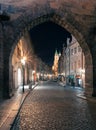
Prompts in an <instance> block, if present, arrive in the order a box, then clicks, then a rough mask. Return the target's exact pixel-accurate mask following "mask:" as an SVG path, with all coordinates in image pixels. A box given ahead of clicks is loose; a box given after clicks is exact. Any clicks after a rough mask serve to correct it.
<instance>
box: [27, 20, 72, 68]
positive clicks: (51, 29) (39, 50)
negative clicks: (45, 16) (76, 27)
mask: <svg viewBox="0 0 96 130" xmlns="http://www.w3.org/2000/svg"><path fill="white" fill-rule="evenodd" d="M29 33H30V36H31V39H32V44H33V47H34V51H35V53H36V55H37V56H39V57H40V58H41V59H42V60H43V61H44V62H45V63H47V64H48V65H52V64H53V59H54V53H55V50H56V49H57V50H58V51H62V47H63V44H65V45H66V40H67V37H69V38H71V34H70V33H69V32H68V31H66V30H65V29H64V28H62V27H60V26H59V25H57V24H54V23H52V22H46V23H43V24H40V25H37V26H36V27H34V28H32V29H31V30H30V31H29Z"/></svg>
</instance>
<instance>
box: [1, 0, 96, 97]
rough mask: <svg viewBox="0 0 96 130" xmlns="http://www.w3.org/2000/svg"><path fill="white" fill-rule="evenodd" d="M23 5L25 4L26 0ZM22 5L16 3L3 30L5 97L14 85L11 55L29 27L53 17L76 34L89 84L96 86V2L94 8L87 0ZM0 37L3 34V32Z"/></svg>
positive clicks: (52, 19) (45, 1)
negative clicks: (12, 81) (11, 78)
mask: <svg viewBox="0 0 96 130" xmlns="http://www.w3.org/2000/svg"><path fill="white" fill-rule="evenodd" d="M92 4H93V6H92ZM13 5H14V2H13ZM20 5H21V6H23V5H22V4H20ZM20 5H18V6H17V7H16V12H15V13H14V15H13V14H12V15H11V20H10V22H6V23H5V29H4V32H3V36H4V38H3V45H4V55H2V54H1V56H3V60H4V64H3V65H2V64H1V63H0V64H1V65H0V66H1V67H4V73H2V70H3V69H1V70H0V72H1V75H3V74H4V84H3V88H4V92H5V97H8V95H10V94H9V93H10V92H11V88H12V87H11V86H10V85H9V84H10V82H9V81H10V75H11V71H10V70H11V69H10V68H11V67H12V66H11V59H12V54H13V51H14V48H15V46H16V44H17V43H18V41H19V39H20V37H21V36H23V35H24V33H25V32H26V30H30V28H33V27H35V26H36V25H39V24H40V23H44V22H46V21H52V22H54V23H56V24H58V25H60V26H61V27H64V28H65V29H67V30H68V31H69V32H70V33H72V35H74V37H75V38H76V39H77V41H78V42H79V44H80V46H81V47H82V50H83V51H84V54H85V60H86V61H85V63H86V65H85V68H86V70H85V71H86V76H85V79H86V81H85V82H86V87H89V88H92V87H93V86H94V87H96V83H95V77H96V69H95V67H96V62H95V61H96V60H95V59H96V55H95V50H94V48H96V44H95V43H96V35H95V33H94V32H95V29H94V28H96V25H95V24H96V16H95V5H96V3H94V1H92V2H91V5H90V9H89V8H87V6H88V7H89V3H87V4H86V2H85V1H84V2H81V3H79V2H76V1H74V0H73V2H72V1H70V2H69V1H66V0H60V1H54V0H53V1H48V0H42V1H41V2H40V1H37V2H31V3H30V5H29V4H26V5H24V7H20ZM0 34H1V32H0ZM0 37H2V35H1V36H0ZM0 42H1V41H0ZM1 52H2V49H1ZM93 60H94V61H93ZM93 70H94V71H93ZM2 77H3V76H2ZM0 78H1V77H0ZM0 82H1V80H0ZM1 84H2V83H1Z"/></svg>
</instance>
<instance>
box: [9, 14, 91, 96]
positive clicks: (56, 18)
mask: <svg viewBox="0 0 96 130" xmlns="http://www.w3.org/2000/svg"><path fill="white" fill-rule="evenodd" d="M47 21H52V22H53V23H56V24H58V25H59V26H61V27H62V28H65V29H66V30H68V31H69V32H70V33H72V35H74V36H75V38H76V39H77V40H78V43H79V44H80V46H81V48H82V50H83V52H84V54H85V86H86V91H88V92H90V93H91V94H92V86H93V65H92V57H91V53H90V49H89V47H88V45H87V43H86V41H85V39H84V37H83V35H82V34H81V33H80V32H79V31H78V30H77V29H76V28H75V26H73V25H72V24H70V22H68V20H67V19H65V18H64V17H61V16H60V15H57V14H55V13H50V14H46V15H41V16H39V17H37V18H35V19H31V21H30V22H29V21H28V22H27V21H26V24H21V23H19V24H20V25H19V26H18V27H19V28H17V32H16V31H15V38H16V39H14V41H15V42H13V43H12V46H11V52H10V57H9V85H8V86H9V90H12V85H11V73H12V66H11V59H12V55H13V52H14V48H15V46H16V44H17V41H18V40H19V39H20V37H21V36H23V35H24V33H25V32H26V31H28V30H30V29H32V28H33V27H35V26H37V25H39V24H41V23H44V22H47ZM20 26H21V28H20ZM18 30H19V31H18ZM18 32H19V33H18ZM10 88H11V89H10ZM89 89H90V90H89ZM9 94H10V91H9Z"/></svg>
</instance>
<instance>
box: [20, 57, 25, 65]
mask: <svg viewBox="0 0 96 130" xmlns="http://www.w3.org/2000/svg"><path fill="white" fill-rule="evenodd" d="M21 63H22V64H23V65H25V63H26V57H23V58H22V59H21Z"/></svg>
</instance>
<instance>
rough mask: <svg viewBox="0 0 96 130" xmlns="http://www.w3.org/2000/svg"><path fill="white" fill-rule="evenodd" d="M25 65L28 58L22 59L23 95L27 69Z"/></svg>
mask: <svg viewBox="0 0 96 130" xmlns="http://www.w3.org/2000/svg"><path fill="white" fill-rule="evenodd" d="M25 63H26V57H23V58H22V59H21V64H22V71H23V89H22V91H23V93H24V81H25V73H24V72H25V71H24V69H25Z"/></svg>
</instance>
